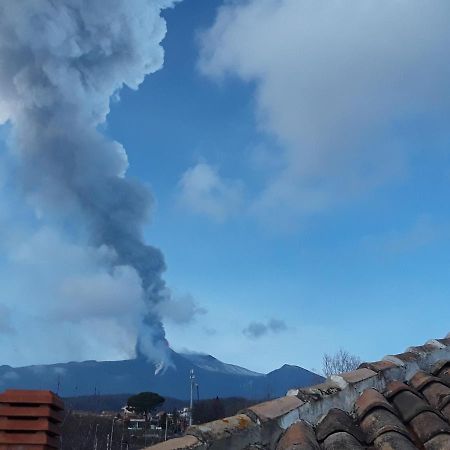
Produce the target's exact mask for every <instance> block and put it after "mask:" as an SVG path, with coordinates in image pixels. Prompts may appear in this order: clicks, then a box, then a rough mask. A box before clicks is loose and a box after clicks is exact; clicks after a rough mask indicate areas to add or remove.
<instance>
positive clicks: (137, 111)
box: [0, 0, 450, 372]
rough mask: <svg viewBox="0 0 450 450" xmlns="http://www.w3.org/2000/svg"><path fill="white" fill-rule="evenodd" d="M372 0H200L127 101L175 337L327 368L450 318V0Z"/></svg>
mask: <svg viewBox="0 0 450 450" xmlns="http://www.w3.org/2000/svg"><path fill="white" fill-rule="evenodd" d="M352 5H353V6H352ZM365 5H366V8H364V7H361V6H360V5H357V4H356V2H348V3H347V4H346V5H342V3H341V2H337V1H334V0H330V1H329V2H325V3H324V4H323V5H322V6H318V5H317V4H315V3H314V2H312V1H309V0H305V1H301V2H299V1H295V0H283V1H276V0H264V1H262V2H258V1H256V0H250V1H248V2H226V3H225V4H224V5H223V2H222V1H219V0H184V1H182V2H180V3H178V4H177V5H176V6H175V7H174V8H173V9H168V10H165V11H164V12H163V17H164V18H165V20H166V22H167V29H168V31H167V35H166V37H165V39H164V40H163V42H162V46H163V48H164V51H165V59H164V65H163V67H162V68H161V69H160V70H158V71H157V72H155V73H152V74H150V75H148V76H147V77H146V78H145V80H144V82H143V83H142V84H141V85H140V86H139V89H137V90H132V89H130V88H128V87H124V88H123V89H122V90H121V91H120V92H119V97H120V99H118V98H116V99H115V100H113V101H112V103H111V107H110V112H109V114H108V116H107V119H106V122H105V123H104V124H102V125H101V126H100V128H101V131H102V133H104V134H105V135H106V136H108V137H109V138H111V139H114V140H116V141H118V142H120V143H121V144H122V145H123V147H124V148H125V149H126V152H127V154H128V160H129V169H128V172H127V176H128V177H131V178H136V179H139V180H141V181H144V182H145V183H146V184H147V185H148V186H149V187H150V189H151V192H152V194H153V197H154V207H153V212H152V218H151V221H150V222H149V223H148V224H147V225H146V227H145V238H146V240H147V242H149V243H151V244H152V245H154V246H156V247H158V248H160V249H161V250H162V252H163V253H164V256H165V260H166V264H167V271H166V273H165V275H164V278H165V280H166V281H167V283H168V285H169V286H170V288H171V290H173V292H174V295H175V296H176V297H177V298H179V299H180V302H181V303H179V306H180V305H181V304H182V303H183V301H184V302H187V304H188V305H190V308H191V309H190V310H189V312H188V313H189V314H190V315H189V317H188V318H184V317H183V318H181V319H180V318H178V319H177V318H176V317H175V319H174V318H173V317H172V316H173V315H174V314H168V315H167V318H165V320H164V325H165V328H166V332H167V339H168V340H169V342H170V344H171V346H172V347H173V348H174V349H176V350H189V351H199V352H206V353H210V354H213V355H214V356H216V357H217V358H219V359H222V360H224V361H226V362H231V363H235V364H239V365H243V366H245V367H248V368H249V369H253V370H258V371H265V372H267V371H269V370H273V369H275V368H277V367H279V366H280V365H282V364H284V363H289V364H297V365H300V366H303V367H305V368H316V369H320V366H321V358H322V355H323V353H324V352H327V353H332V352H334V351H336V350H338V349H339V348H344V349H346V350H348V351H350V352H351V353H354V354H356V355H358V356H360V357H361V358H362V359H364V360H373V359H380V358H381V357H382V356H384V355H386V354H389V353H391V354H392V353H398V352H401V351H403V350H404V349H405V348H406V347H408V346H410V345H416V344H421V343H423V342H425V341H426V340H428V339H431V338H436V337H442V336H444V335H445V334H446V333H447V332H449V331H450V326H449V320H448V318H449V317H450V301H449V294H450V281H449V280H450V278H449V276H448V272H449V268H450V233H449V231H448V230H449V224H450V214H449V209H448V192H449V184H450V179H449V175H450V171H449V156H448V155H449V153H448V147H449V144H450V142H449V141H450V133H449V127H448V120H449V113H450V95H449V92H450V90H449V88H450V78H449V75H450V63H449V60H448V53H447V52H448V50H447V49H448V44H449V41H450V32H448V31H447V27H446V25H445V23H444V22H445V20H443V18H448V14H450V9H449V7H448V6H447V4H446V3H445V2H441V1H436V2H435V7H434V8H429V10H428V11H426V13H425V12H424V11H423V10H422V6H421V4H420V2H419V1H415V0H414V1H412V2H410V4H409V5H408V6H405V4H403V6H402V3H401V2H397V3H395V4H394V3H389V2H387V1H382V2H374V1H367V2H365ZM281 24H283V26H281ZM0 113H1V110H0ZM3 133H4V134H5V136H6V135H7V134H8V133H7V131H6V127H4V128H3ZM4 152H5V151H4ZM9 308H11V305H9ZM180 310H182V308H181V306H180ZM175 316H176V314H175ZM1 323H2V322H1V320H0V329H1ZM274 323H275V324H278V326H277V325H275V326H274ZM5 328H6V326H5ZM255 329H256V330H259V333H258V332H256V333H255V332H253V333H252V330H255ZM8 339H14V337H11V336H8ZM93 348H94V347H93ZM93 353H94V354H93V357H97V358H103V357H105V358H107V357H114V356H115V355H118V356H123V354H122V353H120V352H116V353H114V352H113V351H112V352H105V353H102V352H101V351H99V350H98V348H96V349H95V351H93ZM59 354H60V355H61V357H62V358H64V357H65V355H67V354H68V353H67V352H66V351H65V350H61V352H60V353H59ZM38 356H39V358H41V359H42V360H44V361H48V362H50V361H51V359H52V356H51V355H48V354H45V352H44V351H42V352H41V353H39V354H38ZM83 356H84V354H83ZM4 358H5V360H4V363H11V364H27V363H31V362H36V361H34V360H32V358H31V357H30V356H27V353H24V356H21V357H20V358H19V357H18V358H17V359H16V360H12V361H8V360H6V359H7V358H8V354H7V355H6V356H4Z"/></svg>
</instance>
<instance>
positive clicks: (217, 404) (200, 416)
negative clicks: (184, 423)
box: [192, 397, 225, 423]
mask: <svg viewBox="0 0 450 450" xmlns="http://www.w3.org/2000/svg"><path fill="white" fill-rule="evenodd" d="M192 414H193V418H194V423H205V422H212V421H213V420H218V419H223V418H224V417H225V406H224V403H223V401H222V400H221V399H220V398H219V397H216V398H215V399H209V400H201V401H199V402H196V403H195V404H194V408H193V411H192Z"/></svg>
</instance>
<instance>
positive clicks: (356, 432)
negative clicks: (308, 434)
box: [316, 408, 364, 441]
mask: <svg viewBox="0 0 450 450" xmlns="http://www.w3.org/2000/svg"><path fill="white" fill-rule="evenodd" d="M341 431H345V432H347V433H349V434H351V435H352V436H354V437H355V438H356V439H358V441H363V440H364V435H363V433H362V432H361V429H360V428H359V426H357V425H356V423H355V422H354V421H353V419H352V418H351V417H350V416H349V415H348V414H347V413H346V412H344V411H342V410H341V409H337V408H333V409H330V411H329V412H328V414H327V415H326V416H325V417H323V418H322V420H321V421H320V422H319V423H318V424H317V427H316V436H317V439H318V440H319V441H324V440H325V439H326V438H327V437H328V436H330V435H331V434H333V433H338V432H341Z"/></svg>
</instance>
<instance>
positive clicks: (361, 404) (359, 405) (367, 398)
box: [355, 389, 395, 420]
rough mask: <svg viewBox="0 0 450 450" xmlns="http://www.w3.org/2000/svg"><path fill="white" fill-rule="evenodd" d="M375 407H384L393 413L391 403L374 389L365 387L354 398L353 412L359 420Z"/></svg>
mask: <svg viewBox="0 0 450 450" xmlns="http://www.w3.org/2000/svg"><path fill="white" fill-rule="evenodd" d="M375 408H384V409H387V410H388V411H390V412H392V413H394V414H395V410H394V408H393V407H392V405H391V404H390V403H389V402H388V401H387V400H386V399H385V397H384V396H383V395H381V394H380V393H379V392H378V391H376V390H375V389H366V390H365V391H364V392H363V393H362V394H361V396H360V397H359V398H358V400H356V403H355V413H356V415H357V416H358V418H359V420H361V419H362V418H363V417H364V416H365V415H366V414H367V413H368V412H370V411H372V410H373V409H375Z"/></svg>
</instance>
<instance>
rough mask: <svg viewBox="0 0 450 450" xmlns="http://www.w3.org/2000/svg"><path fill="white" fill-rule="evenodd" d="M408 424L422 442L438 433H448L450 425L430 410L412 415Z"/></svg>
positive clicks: (449, 432)
mask: <svg viewBox="0 0 450 450" xmlns="http://www.w3.org/2000/svg"><path fill="white" fill-rule="evenodd" d="M410 426H411V428H412V429H413V431H414V433H415V434H416V435H417V436H418V438H419V439H420V441H421V442H423V443H425V442H427V441H429V440H430V439H432V438H434V437H435V436H437V435H439V434H443V433H448V434H449V435H450V425H449V424H448V423H447V422H445V421H444V420H443V419H442V418H441V417H439V416H438V415H437V414H436V413H434V412H431V411H424V412H422V413H420V414H418V415H417V416H415V417H413V418H412V419H411V422H410Z"/></svg>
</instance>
